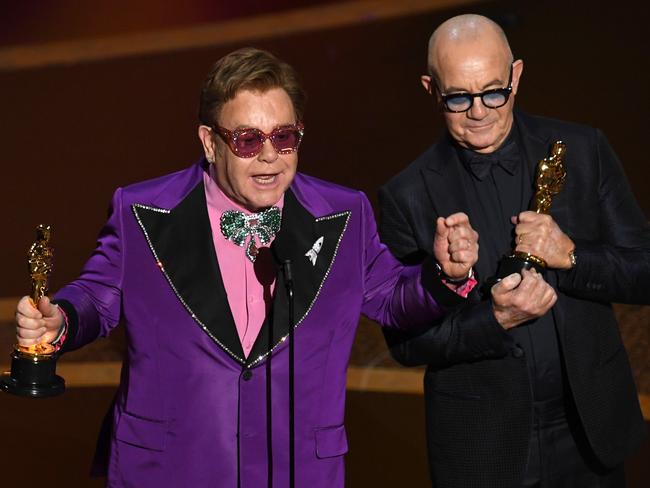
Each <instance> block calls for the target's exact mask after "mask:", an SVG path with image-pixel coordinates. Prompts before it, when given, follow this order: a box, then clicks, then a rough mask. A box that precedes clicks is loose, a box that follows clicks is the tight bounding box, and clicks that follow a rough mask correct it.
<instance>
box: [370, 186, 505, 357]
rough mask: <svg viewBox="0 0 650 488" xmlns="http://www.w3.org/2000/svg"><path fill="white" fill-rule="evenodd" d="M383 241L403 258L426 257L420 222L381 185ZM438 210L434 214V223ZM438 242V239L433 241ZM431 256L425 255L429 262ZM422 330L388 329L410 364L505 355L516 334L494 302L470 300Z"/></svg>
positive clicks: (396, 350) (398, 353)
mask: <svg viewBox="0 0 650 488" xmlns="http://www.w3.org/2000/svg"><path fill="white" fill-rule="evenodd" d="M379 203H380V209H381V224H380V231H381V236H382V240H383V242H384V243H385V244H386V245H387V246H388V247H389V249H390V250H391V251H392V252H393V253H394V254H395V256H396V257H397V258H398V259H399V260H400V261H403V262H411V261H413V260H416V259H420V260H421V259H422V256H423V255H426V253H424V252H423V251H421V250H420V249H419V246H418V244H417V240H416V237H415V230H414V224H413V223H411V222H409V220H408V218H407V213H405V212H404V207H403V206H402V207H401V206H400V205H399V204H398V202H397V201H396V200H395V198H394V197H393V194H392V193H391V192H390V190H389V188H388V187H382V188H381V189H380V191H379ZM435 218H436V216H434V215H432V216H431V225H433V223H434V222H435ZM432 245H433V244H432ZM427 259H431V258H430V257H429V258H425V262H426V260H427ZM457 305H458V306H456V307H454V309H452V310H450V311H449V313H448V314H447V315H446V316H444V317H441V318H440V319H438V320H437V321H435V322H432V323H431V324H430V326H429V327H428V328H427V329H426V330H424V331H422V330H417V331H415V332H401V331H393V330H384V336H385V338H386V341H387V343H388V346H389V348H390V352H391V355H392V356H393V358H394V359H395V360H396V361H398V362H399V363H401V364H403V365H404V366H418V365H423V364H440V365H446V364H447V365H448V364H453V363H459V362H464V361H475V360H479V359H483V358H490V357H503V356H505V355H506V354H507V353H508V351H509V349H510V346H511V339H510V337H509V336H508V335H507V333H506V331H505V330H504V329H503V328H502V327H501V325H500V324H499V323H498V322H497V321H496V319H495V317H494V313H493V312H492V306H491V303H490V302H487V301H486V302H472V301H464V302H462V303H459V304H457Z"/></svg>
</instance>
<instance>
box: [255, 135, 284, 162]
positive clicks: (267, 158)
mask: <svg viewBox="0 0 650 488" xmlns="http://www.w3.org/2000/svg"><path fill="white" fill-rule="evenodd" d="M278 157H280V156H279V154H278V152H277V151H276V150H275V148H274V147H273V144H271V139H266V140H265V141H264V143H263V144H262V150H261V151H260V153H259V154H258V155H257V159H259V160H260V161H262V162H263V163H268V164H271V163H273V162H274V161H275V160H276V159H278Z"/></svg>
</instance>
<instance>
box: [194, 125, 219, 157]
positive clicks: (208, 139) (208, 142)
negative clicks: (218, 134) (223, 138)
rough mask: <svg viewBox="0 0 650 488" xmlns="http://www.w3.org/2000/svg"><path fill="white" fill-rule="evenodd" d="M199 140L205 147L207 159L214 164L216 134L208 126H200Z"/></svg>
mask: <svg viewBox="0 0 650 488" xmlns="http://www.w3.org/2000/svg"><path fill="white" fill-rule="evenodd" d="M198 135H199V140H200V141H201V144H202V145H203V152H204V153H205V159H207V160H208V162H210V163H214V160H215V155H216V154H215V149H216V148H215V141H214V137H213V135H214V132H213V131H212V129H211V128H210V127H208V126H207V125H199V129H198Z"/></svg>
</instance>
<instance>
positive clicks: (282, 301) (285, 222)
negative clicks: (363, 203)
mask: <svg viewBox="0 0 650 488" xmlns="http://www.w3.org/2000/svg"><path fill="white" fill-rule="evenodd" d="M349 217H350V212H341V213H338V214H332V215H327V216H324V217H319V218H315V217H314V216H313V215H312V214H311V213H309V212H308V211H307V209H305V207H303V206H302V205H301V204H300V202H299V201H298V199H297V198H296V196H295V195H294V194H293V192H292V191H291V189H289V190H288V191H287V192H286V193H285V196H284V208H283V210H282V227H281V229H280V232H279V233H278V235H277V236H276V238H275V240H274V241H273V244H272V245H271V252H272V254H273V256H274V259H275V261H276V263H278V266H279V265H280V263H282V262H283V261H284V260H287V259H289V260H291V270H292V275H293V283H294V292H293V296H294V328H295V327H298V325H300V323H301V322H302V321H303V320H304V318H305V317H306V316H307V314H308V313H309V311H310V310H311V308H312V306H313V304H314V302H315V301H316V299H317V298H318V295H319V293H320V289H321V288H322V286H323V283H324V282H325V279H326V278H327V275H328V274H329V270H330V268H331V267H332V265H333V264H334V260H335V258H336V254H337V252H338V248H339V244H340V242H341V239H342V238H343V233H344V232H345V229H346V227H347V224H348V220H349ZM321 237H322V238H323V243H322V248H321V249H320V251H319V252H318V254H317V259H316V264H315V265H314V264H312V262H311V261H310V259H309V257H307V256H306V254H307V251H309V250H310V249H311V248H312V246H314V244H315V243H316V241H317V240H318V239H319V238H321ZM288 333H289V307H288V302H287V291H286V288H285V280H284V275H283V273H282V272H281V271H278V273H277V281H276V284H275V294H274V297H273V304H272V307H271V310H270V313H269V314H267V319H266V320H265V321H264V324H263V325H262V328H261V330H260V333H259V335H258V336H257V340H256V341H255V344H254V345H253V349H252V350H251V352H250V354H249V356H248V359H247V361H246V363H247V364H248V365H250V366H252V365H254V364H256V363H257V362H259V361H261V360H263V359H264V358H265V357H266V356H267V355H268V354H269V353H270V352H271V351H273V350H274V349H275V348H276V347H277V346H278V345H279V344H280V343H281V342H283V341H284V339H285V338H286V336H287V334H288Z"/></svg>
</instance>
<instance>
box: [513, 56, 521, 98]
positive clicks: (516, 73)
mask: <svg viewBox="0 0 650 488" xmlns="http://www.w3.org/2000/svg"><path fill="white" fill-rule="evenodd" d="M523 72H524V61H523V60H522V59H518V60H517V61H515V62H514V63H512V93H514V94H515V95H516V94H517V90H518V89H519V80H520V79H521V74H522V73H523Z"/></svg>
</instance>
